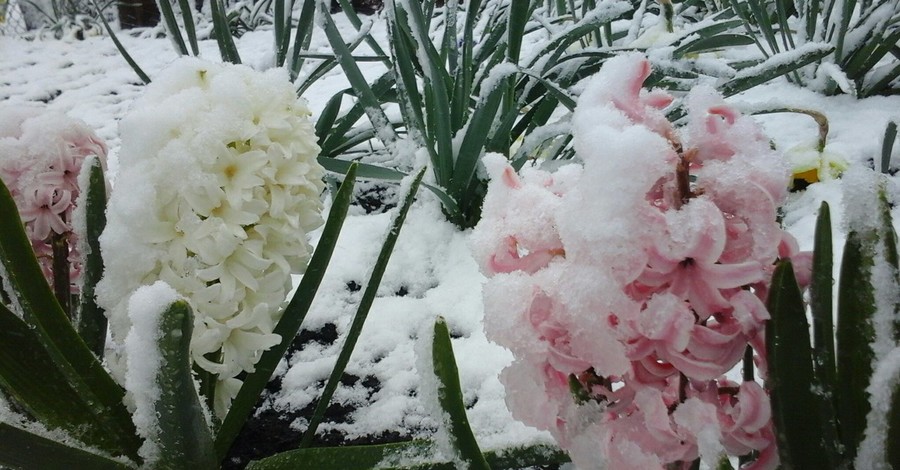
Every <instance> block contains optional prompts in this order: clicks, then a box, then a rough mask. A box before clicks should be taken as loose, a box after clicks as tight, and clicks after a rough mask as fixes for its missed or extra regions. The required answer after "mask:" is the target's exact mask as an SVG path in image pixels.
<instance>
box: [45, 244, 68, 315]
mask: <svg viewBox="0 0 900 470" xmlns="http://www.w3.org/2000/svg"><path fill="white" fill-rule="evenodd" d="M50 246H51V247H52V248H53V292H54V293H55V294H56V299H57V300H58V301H59V305H60V306H61V307H62V309H63V311H64V312H66V315H68V316H69V318H72V310H71V309H70V308H69V305H70V304H71V302H70V298H71V295H72V292H71V278H70V277H69V241H68V239H67V238H66V234H64V233H56V232H53V233H51V235H50Z"/></svg>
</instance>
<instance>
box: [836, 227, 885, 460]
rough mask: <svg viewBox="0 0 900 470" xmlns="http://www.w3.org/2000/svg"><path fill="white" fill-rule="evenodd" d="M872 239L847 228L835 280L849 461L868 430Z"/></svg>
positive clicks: (839, 392) (841, 416)
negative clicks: (867, 389)
mask: <svg viewBox="0 0 900 470" xmlns="http://www.w3.org/2000/svg"><path fill="white" fill-rule="evenodd" d="M874 243H875V241H874V240H873V237H872V236H871V235H863V234H860V233H858V232H856V231H851V232H850V233H849V234H848V235H847V242H846V244H845V245H844V256H843V259H842V260H841V273H840V280H839V283H838V320H837V388H836V394H835V397H836V401H835V403H836V404H837V416H838V422H839V423H840V435H841V441H842V443H843V445H844V449H845V455H846V457H847V459H848V460H852V459H853V458H854V457H855V456H856V450H857V447H858V446H859V443H860V442H861V441H862V438H863V433H864V431H865V429H866V416H867V415H868V414H869V409H870V404H869V394H868V392H866V388H867V387H868V386H869V380H870V378H871V377H872V361H873V359H874V357H875V353H874V351H872V347H871V344H872V341H873V340H874V339H875V331H874V327H873V325H872V317H873V315H874V314H875V293H874V289H873V287H872V282H871V276H872V273H871V270H872V266H873V263H874V260H873V253H874V249H873V246H874Z"/></svg>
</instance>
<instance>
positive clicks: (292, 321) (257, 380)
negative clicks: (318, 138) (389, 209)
mask: <svg viewBox="0 0 900 470" xmlns="http://www.w3.org/2000/svg"><path fill="white" fill-rule="evenodd" d="M355 181H356V165H351V166H350V167H349V168H348V169H347V176H346V178H344V182H343V183H342V184H341V187H340V189H339V190H338V192H337V193H336V194H335V196H334V202H333V203H332V205H331V210H330V211H329V212H328V220H327V221H326V222H325V227H324V228H323V229H322V236H321V237H320V238H319V243H318V244H317V245H316V250H315V252H313V255H312V258H311V259H310V261H309V266H308V267H307V268H306V272H305V273H304V274H303V278H302V279H301V281H300V285H299V286H297V292H296V293H295V294H294V297H293V298H292V299H291V301H290V303H288V306H287V307H286V308H285V309H284V314H282V316H281V320H279V322H278V325H277V326H275V330H274V331H273V332H274V333H275V334H277V335H279V336H281V342H280V343H278V345H276V346H274V347H273V348H271V349H269V350H268V351H266V352H264V353H263V354H262V357H260V359H259V362H257V363H256V366H255V370H254V371H253V372H251V373H250V374H248V375H247V377H246V378H244V384H243V385H242V386H241V389H240V391H238V394H237V396H236V397H235V398H234V401H232V403H231V409H230V410H228V414H227V415H226V416H225V419H224V420H223V421H222V425H221V426H220V427H219V430H218V433H217V434H216V441H215V449H216V456H217V458H218V460H219V461H220V462H221V461H222V460H223V459H224V458H225V456H226V455H227V454H228V450H229V449H230V448H231V444H232V443H233V442H234V439H235V438H236V437H237V435H238V433H239V432H240V431H241V428H242V427H243V426H244V423H245V422H246V421H247V417H249V416H250V413H251V412H252V411H253V407H255V406H256V402H257V401H259V396H260V394H261V393H262V391H263V390H264V389H265V388H266V384H267V383H268V382H269V379H270V378H271V377H272V373H274V372H275V368H276V367H277V366H278V362H279V361H281V358H282V357H283V356H284V353H285V352H286V351H287V350H288V347H290V345H291V341H293V340H294V337H295V336H297V332H298V331H300V325H302V324H303V320H304V319H305V318H306V314H307V313H308V312H309V307H310V305H312V301H313V299H314V298H315V296H316V292H317V291H318V289H319V285H320V284H321V283H322V278H323V277H324V276H325V270H326V269H327V268H328V264H329V262H330V261H331V255H332V254H333V253H334V247H335V245H336V244H337V240H338V236H340V233H341V227H343V225H344V219H345V218H346V217H347V211H348V210H349V208H350V199H351V196H352V195H353V185H354V184H355Z"/></svg>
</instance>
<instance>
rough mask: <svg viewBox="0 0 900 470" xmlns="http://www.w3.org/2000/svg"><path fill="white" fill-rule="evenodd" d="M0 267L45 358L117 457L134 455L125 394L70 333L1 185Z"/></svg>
mask: <svg viewBox="0 0 900 470" xmlns="http://www.w3.org/2000/svg"><path fill="white" fill-rule="evenodd" d="M0 220H2V221H4V225H5V227H4V229H3V230H0V263H2V265H3V268H4V270H5V271H6V278H5V279H4V280H5V281H6V287H7V288H8V292H7V294H9V296H10V299H11V301H12V303H13V305H15V307H16V308H17V309H18V310H20V311H21V312H22V314H23V317H24V320H25V322H26V323H28V324H29V326H31V327H32V328H33V329H34V332H35V335H36V337H37V339H38V340H39V341H40V343H41V344H42V345H43V347H44V348H45V350H46V351H47V353H48V354H49V356H50V358H51V359H52V361H53V362H54V363H56V365H57V367H59V368H60V370H61V371H63V373H64V374H65V377H66V380H67V381H68V383H69V385H70V386H71V387H72V388H73V389H75V391H76V392H77V393H78V395H79V397H80V398H81V399H82V400H83V401H84V402H85V403H86V404H88V405H89V406H91V407H92V408H93V409H94V412H95V415H97V416H100V417H102V419H103V420H104V423H105V425H106V426H107V429H106V431H107V432H108V433H109V434H110V435H111V436H116V438H117V439H119V440H120V443H121V448H120V452H122V453H124V454H126V455H129V456H132V457H134V456H136V455H137V449H138V447H140V442H139V440H138V438H137V437H136V435H135V432H134V424H133V423H132V422H131V416H130V415H129V414H128V411H127V410H126V409H125V405H123V403H122V399H123V398H124V396H125V392H124V390H123V389H122V388H121V387H120V386H119V385H118V384H116V382H115V381H114V380H113V379H112V377H110V375H109V374H108V373H107V372H106V370H104V369H103V366H102V365H101V364H100V361H98V360H97V357H96V356H94V354H93V353H92V352H91V350H90V349H88V347H87V346H86V345H85V344H84V341H82V340H81V337H79V336H78V333H76V332H75V329H74V328H73V327H72V324H71V323H70V322H69V319H68V318H66V315H65V313H64V312H63V311H62V308H61V307H60V306H59V303H58V302H57V301H56V298H55V296H54V295H53V292H52V291H51V290H50V287H49V286H48V285H47V282H46V280H45V279H44V275H43V272H42V271H41V268H40V266H39V265H38V262H37V259H36V258H35V257H34V252H33V251H32V248H31V242H30V241H29V240H28V237H27V236H26V235H25V229H24V227H23V226H22V223H21V219H20V218H19V213H18V211H17V210H16V205H15V202H14V201H13V199H12V196H11V195H10V193H9V190H8V189H7V188H6V185H5V184H3V182H2V181H0Z"/></svg>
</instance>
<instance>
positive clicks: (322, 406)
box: [300, 168, 426, 448]
mask: <svg viewBox="0 0 900 470" xmlns="http://www.w3.org/2000/svg"><path fill="white" fill-rule="evenodd" d="M425 170H426V169H425V168H422V169H421V170H420V171H419V173H418V174H417V175H416V176H415V178H414V179H413V180H412V183H411V184H410V186H409V190H408V192H407V193H406V196H405V197H404V199H403V205H402V206H401V207H400V209H399V211H398V212H397V215H396V217H395V218H394V221H393V222H392V223H391V227H390V230H389V231H388V233H387V237H386V238H385V240H384V244H383V245H382V246H381V251H380V252H379V254H378V259H377V260H376V261H375V266H373V268H372V274H371V276H370V277H369V282H368V283H367V284H366V289H365V291H364V292H363V296H362V299H360V302H359V307H358V308H357V310H356V315H355V316H354V317H353V322H352V323H351V324H350V330H349V331H348V332H347V338H346V339H345V340H344V344H343V346H341V352H340V353H339V354H338V358H337V361H336V362H335V365H334V369H332V371H331V375H330V376H329V377H328V382H327V383H326V384H325V389H324V390H323V391H322V396H321V397H319V401H318V402H317V403H316V408H315V411H314V412H313V416H312V418H310V420H309V426H308V427H307V429H306V432H305V433H304V434H303V439H302V440H301V441H300V447H301V448H304V447H309V446H310V444H312V442H313V439H314V438H315V436H316V429H317V428H318V427H319V423H321V422H322V418H323V417H324V416H325V410H326V409H327V408H328V404H329V403H330V402H331V397H332V396H333V395H334V391H335V390H336V389H337V386H338V383H339V382H340V379H341V376H342V375H343V374H344V369H346V367H347V364H348V363H349V362H350V355H351V354H353V349H354V347H355V346H356V341H357V340H358V339H359V334H360V333H361V332H362V327H363V325H364V324H365V321H366V317H367V316H368V315H369V309H371V308H372V303H373V302H374V301H375V294H376V293H377V291H378V286H379V285H380V284H381V279H382V277H384V272H385V270H386V269H387V264H388V261H390V259H391V254H392V253H393V252H394V245H395V244H396V243H397V238H398V237H399V236H400V229H401V228H402V227H403V222H404V221H405V220H406V214H407V213H409V208H410V207H411V206H412V203H413V201H414V200H415V196H416V193H417V192H418V190H419V184H420V183H421V181H422V177H423V176H424V175H425Z"/></svg>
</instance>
